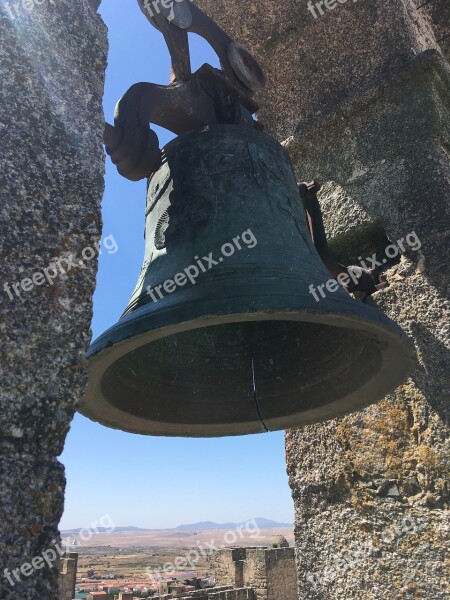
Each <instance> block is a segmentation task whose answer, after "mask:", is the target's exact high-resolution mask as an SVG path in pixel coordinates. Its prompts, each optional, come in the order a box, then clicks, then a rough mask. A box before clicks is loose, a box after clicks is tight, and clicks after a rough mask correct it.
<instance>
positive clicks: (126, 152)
mask: <svg viewBox="0 0 450 600" xmlns="http://www.w3.org/2000/svg"><path fill="white" fill-rule="evenodd" d="M138 3H139V6H140V8H141V10H142V12H143V13H144V15H145V16H146V18H147V19H148V20H149V21H150V23H151V24H152V25H153V26H155V27H156V28H157V29H158V30H159V31H161V33H162V34H163V35H164V38H165V40H166V43H167V46H168V49H169V52H170V55H171V59H172V81H171V83H170V85H168V86H162V85H156V84H152V83H137V84H135V85H133V86H132V87H131V88H130V89H129V90H128V91H127V92H126V93H125V95H124V96H123V97H122V98H121V99H120V100H119V102H118V104H117V106H116V110H115V114H114V127H113V126H112V125H109V124H108V123H107V124H106V126H105V133H104V142H105V146H106V151H107V153H108V154H109V155H110V156H111V160H112V161H113V163H114V164H115V165H116V166H117V170H118V171H119V173H120V174H121V175H123V176H124V177H126V178H127V179H130V180H132V181H139V180H140V179H144V178H145V177H149V176H150V175H151V174H152V173H154V172H155V171H156V170H157V169H158V168H159V166H160V165H161V151H160V148H159V141H158V137H157V135H156V133H155V132H154V131H152V129H150V127H149V124H151V123H154V124H156V125H159V126H161V127H164V128H166V129H168V130H169V131H172V132H173V133H176V134H177V135H179V134H181V133H187V132H188V131H192V130H195V129H200V128H202V127H206V126H211V125H215V124H220V123H229V124H244V125H248V126H252V127H257V128H258V129H261V128H262V126H261V124H260V123H258V122H257V121H255V120H254V119H253V117H252V115H253V114H254V113H256V111H257V110H258V108H259V106H258V104H257V103H256V102H255V101H254V100H253V95H254V92H255V91H256V90H257V89H259V88H261V87H262V86H263V85H264V83H265V79H264V74H263V72H262V70H261V68H260V67H259V65H258V63H257V62H256V60H255V59H254V58H253V56H252V55H251V54H250V53H249V52H248V51H247V50H246V49H245V48H244V47H243V46H241V45H239V44H236V43H235V42H234V41H233V40H232V39H231V38H230V37H229V36H228V35H227V34H226V33H225V32H224V31H223V30H222V29H221V28H220V27H219V26H218V25H217V24H216V23H214V21H212V20H211V19H210V18H209V17H207V16H206V15H205V14H204V13H203V12H202V11H201V10H200V9H198V8H197V7H196V6H194V5H193V4H191V3H189V2H188V1H187V0H174V1H173V3H172V5H171V7H169V8H166V7H165V5H166V4H168V3H167V2H165V3H164V5H163V4H162V0H161V1H160V2H159V3H158V2H156V1H155V2H151V0H138ZM189 32H192V33H197V34H198V35H200V36H202V37H203V38H204V39H205V40H206V41H207V42H209V44H210V45H211V46H212V48H213V49H214V51H215V52H216V54H217V55H218V57H219V59H220V62H221V66H222V70H218V69H215V68H213V67H212V66H211V65H208V64H205V65H203V66H202V67H201V68H200V69H199V70H198V71H196V72H195V73H192V72H191V65H190V54H189V42H188V33H189Z"/></svg>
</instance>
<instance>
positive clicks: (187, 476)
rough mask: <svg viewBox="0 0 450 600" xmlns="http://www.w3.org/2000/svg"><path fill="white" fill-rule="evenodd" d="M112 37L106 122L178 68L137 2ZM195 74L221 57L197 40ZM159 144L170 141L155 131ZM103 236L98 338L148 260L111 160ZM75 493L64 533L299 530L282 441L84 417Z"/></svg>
mask: <svg viewBox="0 0 450 600" xmlns="http://www.w3.org/2000/svg"><path fill="white" fill-rule="evenodd" d="M101 14H102V16H103V18H104V20H105V22H106V24H107V26H108V28H109V41H110V53H109V65H108V70H107V79H106V92H105V101H104V105H105V116H106V119H107V120H108V121H109V122H112V120H113V112H114V106H115V104H116V102H117V100H118V99H119V98H120V96H121V95H122V94H123V93H124V92H125V91H126V90H127V89H128V88H129V87H130V86H131V85H132V84H134V83H137V82H139V81H151V82H154V83H160V84H167V83H168V78H169V69H170V60H169V53H168V51H167V49H166V46H165V43H164V39H163V37H162V36H161V34H160V33H158V32H157V31H156V29H154V28H153V27H152V26H151V25H150V24H149V23H148V22H147V21H146V19H145V18H144V16H143V15H142V13H141V12H140V10H139V7H138V4H137V2H136V0H134V1H130V2H127V3H126V5H125V3H116V2H114V1H112V0H109V1H106V0H105V1H104V2H103V3H102V7H101ZM191 52H192V65H193V69H197V68H198V67H199V66H200V65H201V64H203V63H205V62H210V63H211V64H214V65H215V66H217V61H216V57H215V54H214V53H213V52H212V50H210V48H209V46H208V45H207V44H206V42H204V41H203V40H201V39H200V38H198V37H197V36H192V37H191ZM157 133H158V135H159V138H160V142H161V144H164V143H166V142H167V141H169V139H171V135H170V134H169V133H168V132H166V131H164V130H160V129H157ZM106 165H107V167H106V168H107V172H106V191H105V195H104V198H103V218H104V229H103V233H104V236H108V235H113V236H114V239H115V241H116V243H117V245H118V248H119V249H118V251H117V252H116V253H115V254H108V253H107V252H104V253H103V254H102V255H101V257H100V268H99V274H98V279H97V291H96V294H95V298H94V320H93V335H94V337H97V336H98V335H99V334H101V333H102V332H103V331H104V330H105V329H107V328H108V327H109V326H111V325H113V324H114V323H115V322H116V321H117V320H118V318H119V316H120V315H121V313H122V311H123V309H124V308H125V306H126V305H127V303H128V300H129V297H130V295H131V292H132V291H133V288H134V286H135V284H136V281H137V277H138V274H139V271H140V268H141V264H142V256H143V251H144V239H143V229H144V206H145V182H143V181H141V182H139V183H132V182H130V181H128V180H126V179H123V178H122V177H120V176H119V175H118V174H117V172H116V169H115V167H114V166H113V165H112V164H111V162H110V161H109V159H107V163H106ZM61 461H62V462H63V464H64V465H65V468H66V476H67V489H66V503H65V512H64V515H63V518H62V521H61V528H62V529H69V528H75V527H89V525H90V524H91V523H93V522H95V521H96V520H98V519H100V518H101V517H102V516H103V515H105V514H109V515H110V516H111V518H112V520H113V522H114V523H115V525H116V526H120V525H136V526H139V527H149V528H165V527H174V526H177V525H179V524H181V523H190V522H195V521H206V520H212V521H218V522H225V521H245V520H247V519H250V518H253V517H267V518H270V519H275V520H278V521H285V522H292V520H293V510H294V509H293V503H292V499H291V495H290V490H289V486H288V483H287V476H286V467H285V460H284V434H283V432H278V433H271V434H264V435H253V436H244V437H233V438H220V439H205V440H198V439H197V440H193V439H180V438H158V437H146V436H138V435H132V434H128V433H123V432H120V431H113V430H111V429H107V428H106V427H102V426H100V425H98V424H96V423H93V422H91V421H89V420H88V419H86V418H84V417H82V416H81V415H76V416H75V419H74V421H73V423H72V428H71V431H70V433H69V435H68V437H67V442H66V447H65V450H64V452H63V454H62V456H61Z"/></svg>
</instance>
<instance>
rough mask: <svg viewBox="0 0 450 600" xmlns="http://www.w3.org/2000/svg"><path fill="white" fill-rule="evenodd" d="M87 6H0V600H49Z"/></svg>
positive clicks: (83, 305) (75, 259)
mask: <svg viewBox="0 0 450 600" xmlns="http://www.w3.org/2000/svg"><path fill="white" fill-rule="evenodd" d="M98 4H99V2H98V1H97V2H95V1H92V2H88V0H77V1H74V0H71V1H70V2H69V1H68V0H58V1H57V2H54V1H53V0H40V1H39V2H38V1H37V0H36V1H35V2H33V1H27V2H20V3H13V2H10V3H9V2H2V4H1V6H0V98H1V107H2V109H1V114H0V132H1V138H0V139H1V146H0V165H1V169H0V195H1V198H0V230H1V231H0V311H1V314H2V318H1V322H0V339H1V345H0V364H1V377H0V481H1V486H0V598H2V600H19V599H23V598H27V600H38V599H41V598H46V599H49V600H59V599H60V595H59V593H58V575H59V569H58V558H59V555H60V550H61V548H60V546H59V539H60V538H59V533H58V522H59V519H60V517H61V514H62V510H63V499H64V487H65V478H64V470H63V467H62V466H61V464H60V463H59V462H58V460H57V457H58V455H59V454H60V453H61V451H62V449H63V444H64V439H65V437H66V434H67V431H68V429H69V425H70V421H71V419H72V416H73V413H74V411H75V408H76V405H77V402H78V400H79V399H80V397H81V396H82V394H83V390H84V388H85V384H86V350H87V348H88V345H89V341H90V322H91V316H92V294H93V290H94V285H95V275H96V269H97V254H98V253H97V251H96V243H97V242H98V240H99V237H100V232H101V216H100V201H101V197H102V192H103V170H104V157H103V150H102V145H101V144H102V130H103V123H104V121H103V114H102V96H103V77H104V71H105V64H106V52H107V42H106V31H105V27H104V25H103V23H102V21H101V19H100V17H99V15H98V14H97V13H96V8H97V6H98ZM88 249H89V250H88Z"/></svg>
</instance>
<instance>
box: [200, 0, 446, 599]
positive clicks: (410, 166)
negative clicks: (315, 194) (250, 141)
mask: <svg viewBox="0 0 450 600" xmlns="http://www.w3.org/2000/svg"><path fill="white" fill-rule="evenodd" d="M198 4H199V5H200V6H201V7H202V8H204V9H206V11H207V12H208V13H209V14H210V15H211V16H212V17H214V18H216V19H217V21H218V22H219V23H220V24H221V25H222V26H223V27H224V28H225V29H226V30H227V31H228V32H229V33H230V34H231V35H232V36H233V37H234V38H235V39H237V41H239V42H241V43H244V44H246V45H247V46H248V47H249V48H250V49H251V50H252V51H253V52H254V53H255V54H256V56H257V57H258V59H259V60H260V62H261V64H262V66H263V68H264V69H265V71H266V74H267V79H268V86H267V89H266V90H265V91H264V92H262V93H261V94H260V100H261V102H262V103H263V109H262V110H261V112H260V119H261V120H262V121H263V123H264V124H265V126H266V130H267V131H268V132H270V133H272V134H273V135H275V136H276V137H277V138H278V139H279V140H280V141H284V140H286V142H285V144H286V147H287V149H288V150H289V152H290V154H291V156H292V159H293V162H294V166H295V169H296V172H297V175H298V179H299V180H310V179H312V178H317V179H318V180H319V181H321V183H322V184H323V188H322V192H321V197H320V200H321V204H322V208H323V210H324V214H325V220H326V228H327V231H328V235H329V236H330V238H331V240H332V243H333V244H332V245H333V247H334V249H335V251H336V252H337V253H338V255H339V258H340V259H341V260H345V261H348V262H353V261H357V260H358V256H359V255H361V256H371V255H372V252H374V251H378V252H383V251H384V248H385V246H386V244H388V243H394V244H395V243H396V242H397V241H398V240H401V239H403V240H405V238H406V236H408V235H409V234H412V233H413V232H414V233H415V236H416V238H417V239H418V240H419V241H420V248H417V244H413V246H414V247H416V250H411V249H409V250H408V249H406V250H405V251H403V252H401V256H399V257H398V261H397V264H393V265H391V266H390V267H391V268H390V269H389V270H388V272H387V276H388V280H389V282H390V287H389V288H387V289H386V290H384V291H381V292H378V293H377V294H376V295H375V296H374V297H373V300H371V302H373V303H374V304H375V305H376V306H377V307H378V308H379V309H380V310H382V311H384V312H386V314H388V315H389V316H390V317H392V318H393V319H394V320H396V321H397V322H398V323H399V324H400V325H401V326H403V327H404V328H405V330H406V331H407V332H408V333H409V334H410V335H411V337H412V338H413V340H414V342H415V345H416V349H417V354H418V364H417V368H416V370H415V371H414V373H413V374H412V377H411V379H410V380H409V381H408V382H406V383H405V384H404V385H402V386H401V387H400V388H399V389H398V390H397V392H396V393H395V394H392V395H391V396H389V397H388V398H386V399H384V400H383V401H382V402H381V403H380V404H378V405H377V406H374V407H371V408H368V409H366V410H365V411H362V412H360V413H358V414H355V415H353V416H350V417H346V418H344V419H340V420H335V421H331V422H328V423H325V424H321V425H311V426H308V427H304V428H302V429H301V430H295V431H290V432H288V434H287V439H286V442H287V443H286V448H287V465H288V474H289V480H290V484H291V488H292V493H293V498H294V502H295V507H296V524H295V533H296V546H297V555H298V580H299V586H300V587H299V597H300V598H301V599H308V600H314V599H318V600H319V599H320V600H324V599H333V598H336V599H338V598H339V599H341V598H357V599H359V598H364V599H367V600H371V599H374V600H375V599H377V600H378V599H382V598H392V599H396V598H424V599H426V600H441V599H444V598H446V597H448V589H447V588H446V587H445V585H446V583H445V582H444V580H443V575H444V569H445V566H444V557H445V552H446V550H447V552H448V548H447V544H448V542H446V538H447V540H448V529H447V528H448V525H447V523H448V513H446V510H447V509H448V501H449V498H448V481H449V470H448V426H447V423H448V416H449V410H448V401H449V399H450V386H449V373H450V352H449V347H450V343H449V329H450V304H449V301H448V296H449V289H450V288H449V275H448V264H449V250H448V249H449V237H450V215H449V199H450V165H449V152H450V134H449V129H448V127H449V122H450V120H449V105H450V101H449V96H450V77H449V72H450V71H449V64H448V62H447V61H448V57H449V41H450V38H449V37H448V36H449V33H450V31H449V19H448V15H449V12H448V11H449V5H448V2H445V0H442V1H441V0H437V1H436V2H432V3H424V2H419V1H417V4H414V3H413V2H412V0H372V1H371V2H366V1H357V2H347V3H344V2H339V3H338V2H335V3H333V2H330V3H328V4H329V5H330V6H333V8H332V9H330V10H324V14H323V15H320V16H318V18H316V19H315V18H314V17H313V15H312V14H311V13H310V12H309V11H308V8H307V4H308V3H307V2H306V0H288V1H287V2H283V3H273V2H271V1H270V0H262V1H261V2H259V3H258V4H257V5H256V4H254V3H252V2H250V1H248V2H246V1H244V2H242V1H241V0H240V1H239V2H238V1H237V0H227V1H225V0H198ZM313 4H314V3H313ZM386 238H387V240H388V241H386ZM416 238H411V237H410V239H416ZM379 258H382V256H380V257H379Z"/></svg>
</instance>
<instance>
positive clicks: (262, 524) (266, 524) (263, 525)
mask: <svg viewBox="0 0 450 600" xmlns="http://www.w3.org/2000/svg"><path fill="white" fill-rule="evenodd" d="M254 521H255V522H256V524H257V526H258V527H259V528H260V529H280V528H285V527H292V523H277V521H271V520H270V519H263V518H262V517H260V518H258V519H254ZM248 522H249V521H244V522H243V523H215V522H214V521H201V522H200V523H189V524H185V525H178V527H173V528H168V529H161V530H159V529H146V528H145V527H133V526H131V525H129V526H128V527H115V528H114V530H113V531H114V533H126V532H133V531H136V532H137V531H208V530H211V529H236V527H239V525H244V526H245V524H246V523H248ZM83 529H84V530H86V529H88V530H89V531H90V528H89V527H88V528H83V527H78V528H77V529H64V530H63V531H62V533H69V534H75V533H80V531H83ZM95 531H97V532H99V533H112V531H111V527H109V528H108V527H96V528H95Z"/></svg>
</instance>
